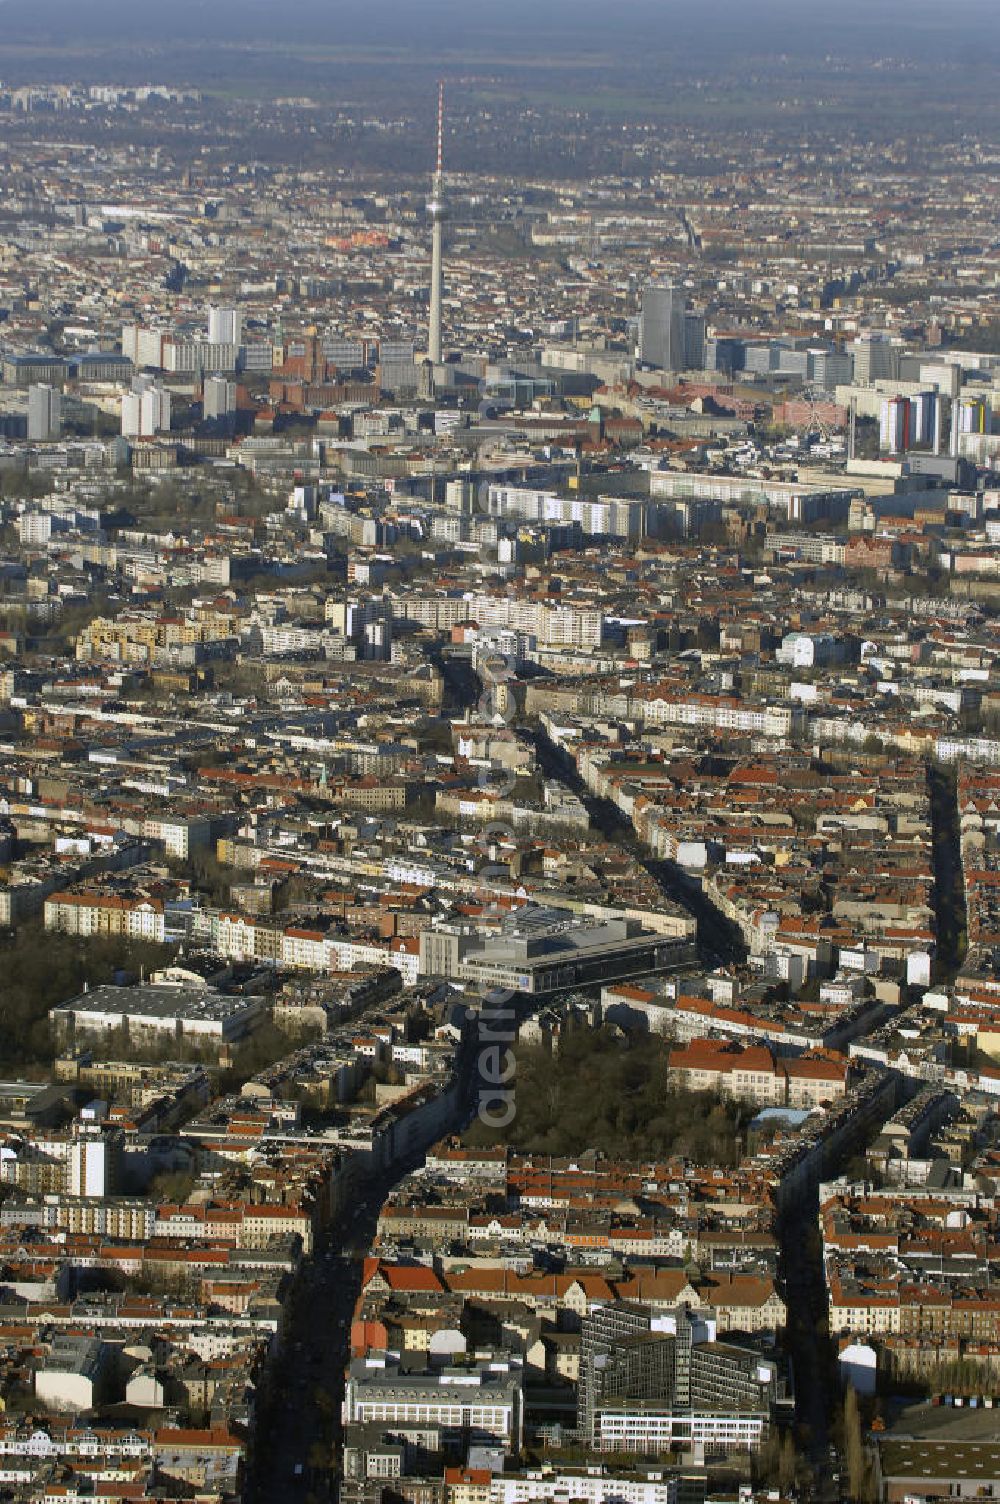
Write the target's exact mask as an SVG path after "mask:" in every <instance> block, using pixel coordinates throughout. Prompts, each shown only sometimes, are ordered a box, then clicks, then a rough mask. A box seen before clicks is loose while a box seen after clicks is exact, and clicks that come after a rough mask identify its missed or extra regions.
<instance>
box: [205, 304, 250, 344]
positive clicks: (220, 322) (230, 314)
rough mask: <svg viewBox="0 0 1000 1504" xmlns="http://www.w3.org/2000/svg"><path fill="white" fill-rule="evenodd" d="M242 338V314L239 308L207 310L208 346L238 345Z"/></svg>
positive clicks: (212, 308) (211, 308)
mask: <svg viewBox="0 0 1000 1504" xmlns="http://www.w3.org/2000/svg"><path fill="white" fill-rule="evenodd" d="M242 338H243V314H242V312H241V310H240V309H239V308H216V307H214V306H213V307H210V308H209V310H208V342H209V344H210V345H238V344H239V343H240V340H241V339H242Z"/></svg>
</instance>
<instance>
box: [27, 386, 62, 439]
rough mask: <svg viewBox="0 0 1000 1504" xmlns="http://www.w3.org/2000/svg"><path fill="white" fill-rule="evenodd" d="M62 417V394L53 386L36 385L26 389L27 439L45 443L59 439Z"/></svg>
mask: <svg viewBox="0 0 1000 1504" xmlns="http://www.w3.org/2000/svg"><path fill="white" fill-rule="evenodd" d="M61 417H62V394H61V393H60V391H59V389H58V388H57V387H54V386H44V385H42V384H40V383H39V384H38V385H35V386H30V387H29V388H28V439H29V441H30V442H31V443H33V444H37V443H42V444H44V443H46V442H47V441H48V440H50V439H57V438H58V437H59V421H60V418H61Z"/></svg>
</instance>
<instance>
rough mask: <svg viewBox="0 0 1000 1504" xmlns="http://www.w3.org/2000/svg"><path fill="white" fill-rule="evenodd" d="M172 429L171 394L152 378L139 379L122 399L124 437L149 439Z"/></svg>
mask: <svg viewBox="0 0 1000 1504" xmlns="http://www.w3.org/2000/svg"><path fill="white" fill-rule="evenodd" d="M169 427H170V393H169V392H168V391H167V390H166V389H165V388H164V387H162V386H160V385H159V384H158V383H156V382H153V381H151V380H150V378H149V377H148V376H147V377H140V378H138V379H137V382H136V386H135V389H134V390H133V391H131V392H126V393H125V395H124V397H123V398H122V436H123V437H124V438H126V439H138V438H143V439H148V438H152V436H153V434H155V433H161V432H164V431H165V430H167V429H169Z"/></svg>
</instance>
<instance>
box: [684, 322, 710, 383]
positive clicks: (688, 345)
mask: <svg viewBox="0 0 1000 1504" xmlns="http://www.w3.org/2000/svg"><path fill="white" fill-rule="evenodd" d="M684 369H685V370H686V371H703V370H704V369H705V315H704V314H703V313H695V312H694V310H693V309H690V308H689V309H688V310H687V312H686V313H685V314H684Z"/></svg>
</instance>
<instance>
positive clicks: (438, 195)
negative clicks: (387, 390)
mask: <svg viewBox="0 0 1000 1504" xmlns="http://www.w3.org/2000/svg"><path fill="white" fill-rule="evenodd" d="M443 152H444V84H443V83H440V84H438V129H437V165H436V166H435V168H434V177H433V180H432V184H431V196H430V200H429V202H428V204H427V212H428V214H429V215H430V217H431V225H432V227H433V228H432V230H431V317H430V326H429V328H428V331H427V354H428V357H429V358H430V360H431V361H432V363H433V364H434V365H440V364H441V293H442V290H443V280H444V279H443V275H442V268H441V238H442V226H443V225H444V222H445V219H446V218H447V214H448V211H447V209H446V208H445V203H444V182H443V177H444V172H443Z"/></svg>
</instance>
